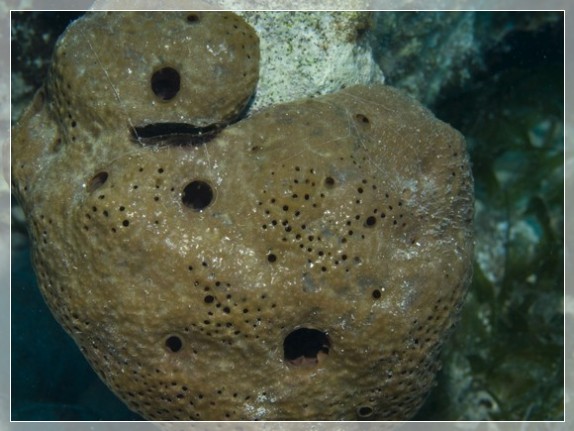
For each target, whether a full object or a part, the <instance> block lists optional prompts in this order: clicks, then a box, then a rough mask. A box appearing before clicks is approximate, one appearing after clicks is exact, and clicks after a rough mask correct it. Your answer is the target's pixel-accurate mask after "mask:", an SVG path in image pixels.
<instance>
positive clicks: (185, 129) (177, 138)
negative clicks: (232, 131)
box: [130, 123, 223, 147]
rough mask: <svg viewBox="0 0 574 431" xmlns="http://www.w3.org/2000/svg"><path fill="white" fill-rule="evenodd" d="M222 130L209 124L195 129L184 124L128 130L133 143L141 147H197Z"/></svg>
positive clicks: (219, 126)
mask: <svg viewBox="0 0 574 431" xmlns="http://www.w3.org/2000/svg"><path fill="white" fill-rule="evenodd" d="M222 129H223V126H222V125H219V124H210V125H209V126H205V127H197V126H193V125H191V124H185V123H154V124H148V125H147V126H141V127H133V128H131V129H130V133H131V138H132V140H133V141H135V142H138V143H140V144H141V145H142V146H144V147H147V146H166V145H171V146H177V147H181V146H186V145H191V146H198V145H202V144H205V143H206V142H209V141H211V140H212V139H213V138H215V136H217V134H218V133H219V132H220V131H221V130H222Z"/></svg>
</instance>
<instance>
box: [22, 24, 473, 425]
mask: <svg viewBox="0 0 574 431" xmlns="http://www.w3.org/2000/svg"><path fill="white" fill-rule="evenodd" d="M116 14H117V13H111V14H107V15H103V14H102V15H99V14H98V18H97V19H101V20H108V19H112V18H110V16H114V18H113V19H112V22H113V23H117V22H124V24H122V25H121V26H120V27H118V29H116V30H114V32H115V33H120V35H118V36H117V37H120V38H123V37H131V38H132V39H133V43H135V41H136V40H138V37H136V30H137V31H142V29H145V28H147V27H145V25H144V24H146V19H147V15H146V14H142V15H138V14H124V15H122V16H121V17H115V15H116ZM165 15H166V17H165V18H161V19H158V20H157V23H160V24H161V23H163V22H164V21H163V20H168V21H169V20H171V19H175V18H177V19H178V20H180V21H181V23H180V24H181V26H182V28H185V26H191V27H193V26H199V25H202V23H206V22H208V23H209V22H214V23H215V24H213V31H214V33H215V34H214V35H211V34H210V33H209V31H211V30H204V35H203V36H202V37H204V38H205V39H206V40H207V41H209V43H212V42H211V41H212V39H211V38H212V37H213V38H217V37H219V36H221V35H223V36H222V40H223V42H221V43H222V44H223V45H225V44H227V43H228V39H233V40H234V41H235V39H236V37H237V33H234V31H235V32H237V31H239V30H237V29H234V26H235V25H237V26H238V27H240V28H241V26H242V25H243V26H245V24H243V23H242V22H241V21H240V20H239V18H237V17H235V16H233V15H231V14H227V13H225V14H219V13H203V14H198V15H197V16H195V15H193V16H192V15H189V14H187V15H186V14H171V15H170V14H165ZM162 16H163V15H162ZM173 17H175V18H173ZM89 19H92V20H93V19H96V18H89ZM89 19H88V21H89ZM133 20H136V21H137V23H135V24H134V23H133V22H132V21H133ZM210 20H211V21H210ZM104 22H107V21H104ZM125 22H129V25H128V24H126V23H125ZM170 22H171V21H170ZM226 22H229V23H230V24H229V26H230V27H229V26H226V25H227V24H225V23H226ZM231 23H235V24H231ZM160 24H158V25H160ZM180 24H178V26H179V25H180ZM110 25H112V24H110ZM150 25H151V24H150ZM161 25H162V26H163V24H161ZM79 26H80V23H78V24H75V26H74V27H75V28H76V29H77V28H78V27H79ZM176 27H177V26H176ZM206 28H208V29H210V28H211V24H210V27H206ZM72 31H77V30H72ZM185 31H187V30H185ZM190 31H192V30H190ZM244 31H245V37H248V38H250V39H251V40H252V42H253V41H255V40H256V36H254V35H252V34H251V33H250V31H249V29H246V30H244ZM123 32H126V33H127V35H123ZM226 32H229V33H230V34H227V33H226ZM207 34H209V36H207ZM102 37H103V36H102ZM140 37H141V36H140ZM69 38H70V36H69V35H66V36H64V38H63V39H62V41H61V43H60V45H61V46H59V48H58V50H57V52H59V53H60V54H56V56H55V59H54V66H53V68H52V72H51V76H50V78H49V80H48V84H47V86H46V88H45V89H42V90H40V92H39V93H38V95H37V97H36V99H35V101H34V103H33V104H32V106H31V107H30V108H29V109H28V111H27V112H26V114H25V115H24V117H23V118H22V120H21V121H20V123H19V124H18V125H17V126H16V127H15V129H14V131H13V187H14V191H15V193H16V195H17V197H18V199H19V200H20V202H21V203H22V206H23V208H24V211H25V213H26V215H27V219H28V222H29V227H30V233H31V237H32V240H33V259H34V265H35V268H36V272H37V275H38V279H39V284H40V288H41V290H42V293H43V295H44V297H45V299H46V301H47V303H48V305H49V307H50V308H51V310H52V312H53V313H54V315H55V316H56V318H57V319H58V321H59V322H60V323H61V324H62V325H63V327H64V328H65V329H66V330H67V331H68V333H69V334H70V335H71V336H72V337H73V338H74V340H75V341H76V342H77V344H78V345H79V347H80V349H81V350H82V352H83V353H84V355H85V356H86V358H87V359H88V360H89V362H90V363H91V364H92V366H93V367H94V369H95V370H96V371H97V372H98V374H99V375H100V376H101V377H102V379H103V380H104V381H105V382H106V383H107V384H108V386H109V387H110V388H111V389H112V390H113V391H114V392H115V393H116V394H117V395H118V396H119V397H120V398H121V399H122V400H124V401H125V402H126V403H127V404H128V406H130V408H132V409H133V410H135V411H137V412H139V413H140V414H142V415H143V416H144V417H146V418H148V419H155V420H189V419H193V420H195V419H198V420H240V419H245V420H253V419H267V420H271V419H274V420H341V419H348V420H353V419H408V418H409V417H411V416H412V415H413V414H414V412H416V410H417V409H418V408H419V407H420V405H421V404H422V402H423V401H424V398H425V396H426V394H427V393H428V391H429V389H430V388H431V386H432V382H433V379H434V375H435V373H436V371H437V369H438V368H439V362H438V353H439V351H440V347H441V345H442V344H443V342H444V340H445V337H446V336H447V334H448V333H449V331H450V330H451V328H452V326H453V325H454V323H455V322H456V318H457V314H458V311H459V309H460V307H461V304H462V301H463V298H464V294H465V291H466V288H467V286H468V283H469V280H470V276H471V268H472V264H471V256H472V224H471V223H472V211H473V194H472V191H473V190H472V189H473V184H472V176H471V173H470V168H469V162H468V158H467V153H466V149H465V143H464V140H463V138H462V136H461V135H460V134H459V133H458V132H456V131H455V130H454V129H452V128H451V127H449V126H448V125H446V124H444V123H442V122H441V121H439V120H437V119H436V118H435V117H434V116H433V115H432V114H431V113H430V112H429V111H428V110H427V109H425V108H424V107H422V106H420V105H419V104H418V103H417V102H416V101H414V100H412V99H410V98H408V97H407V96H405V95H403V94H401V93H400V92H398V91H397V90H394V89H392V88H389V87H386V86H372V87H365V86H355V87H351V88H348V89H345V90H343V91H340V92H338V93H334V94H331V95H326V96H321V97H317V98H314V99H305V100H300V101H296V102H291V103H288V104H283V105H276V106H273V107H270V108H267V109H265V110H263V111H260V112H258V113H256V114H254V115H253V116H251V117H249V118H242V119H241V120H240V121H237V122H235V123H234V124H232V125H228V123H229V122H230V121H232V120H231V118H233V119H234V120H233V121H235V120H236V119H238V118H239V117H237V115H238V114H237V113H238V112H240V111H241V110H242V109H243V108H242V107H243V106H244V103H245V100H247V99H248V98H249V95H250V94H251V93H252V91H253V88H254V87H253V85H254V82H255V81H256V76H257V71H256V70H255V71H254V70H253V67H254V66H253V64H256V63H253V62H250V61H247V60H246V59H247V54H246V53H247V52H250V54H249V55H250V56H251V60H253V61H255V59H256V58H257V53H256V52H251V51H250V49H251V48H249V49H248V48H247V46H248V44H247V43H245V47H244V48H242V46H243V45H242V44H241V43H240V42H236V41H235V42H234V43H236V44H237V47H236V48H235V51H234V52H236V53H241V55H239V54H237V55H234V56H231V57H233V58H231V59H229V58H227V57H228V56H227V55H226V56H225V58H226V59H225V60H222V61H223V62H224V63H225V62H227V61H228V60H229V61H239V62H240V64H241V66H240V67H238V68H239V70H245V71H246V72H245V73H246V75H245V82H243V83H242V84H241V85H240V84H238V83H237V82H235V81H234V80H232V79H231V80H230V81H226V80H225V79H226V78H225V76H226V75H225V73H223V72H222V75H221V77H214V76H213V75H206V74H205V73H200V74H198V75H197V78H198V79H199V78H201V79H202V81H201V85H200V84H197V85H198V89H197V90H196V92H197V94H199V93H201V94H205V98H207V97H208V95H209V97H215V96H214V94H216V93H217V94H221V96H217V97H216V99H214V100H219V98H220V97H221V98H222V99H221V100H224V101H222V102H220V103H219V104H218V105H217V104H213V103H208V101H207V99H202V98H201V97H200V99H201V100H200V102H205V105H201V103H195V102H193V103H192V101H191V99H190V98H192V97H196V96H193V95H192V94H195V93H193V92H191V90H189V84H188V83H186V78H185V76H187V73H188V72H189V71H191V70H193V68H194V67H204V66H205V67H212V68H213V66H208V62H205V64H199V65H198V64H197V63H202V61H201V60H198V57H200V58H203V57H201V56H210V55H211V54H210V51H209V50H207V51H203V52H200V51H198V50H199V49H200V48H197V47H193V48H190V52H192V53H193V54H190V55H186V56H182V55H178V56H177V61H175V60H173V61H172V57H170V56H168V55H167V54H165V55H160V53H157V52H155V50H156V48H157V47H156V45H155V43H156V42H157V41H156V40H155V39H154V40H152V41H151V42H149V45H147V48H145V49H143V48H141V47H138V49H143V50H141V51H138V53H137V55H134V57H133V59H134V60H133V63H137V64H133V66H129V68H131V70H133V71H134V72H133V73H132V74H130V73H127V74H126V73H124V72H125V71H126V70H127V66H126V67H124V68H123V69H121V66H119V65H118V64H116V63H114V62H112V61H111V59H109V60H106V59H105V56H104V55H103V54H98V55H97V56H95V55H93V53H92V56H91V57H89V58H91V62H88V63H87V64H83V63H82V67H80V66H76V67H72V65H71V64H72V63H69V62H67V60H62V55H63V54H62V53H70V55H71V53H72V50H71V49H70V48H69V47H68V45H67V42H66V41H68V40H69ZM178 38H179V39H183V37H180V36H178ZM202 40H203V39H202ZM90 43H91V44H92V45H94V43H95V39H94V42H90ZM152 45H153V47H152ZM159 45H161V44H159ZM79 46H82V47H83V48H84V49H86V46H88V49H91V48H89V46H90V44H81V45H76V46H75V48H73V51H74V52H75V51H76V50H77V49H79V48H78V47H79ZM209 46H211V47H212V49H215V46H220V45H213V44H212V45H209ZM249 46H251V47H252V44H251V45H249ZM203 48H205V44H204V45H202V48H201V49H203ZM118 49H119V48H118ZM121 49H122V50H125V52H128V51H129V47H127V46H124V47H122V48H121ZM134 49H135V48H134ZM157 49H159V48H157ZM226 49H230V48H229V47H227V48H226ZM94 50H95V48H94ZM134 52H135V51H134ZM66 55H68V54H66ZM64 57H65V56H64ZM239 57H241V58H239ZM174 58H175V57H174ZM136 59H139V60H137V61H136ZM78 61H79V60H78ZM82 61H87V60H82ZM62 62H63V63H65V64H66V65H62V64H61V63H62ZM108 62H109V64H108ZM90 67H92V68H94V70H92V71H88V69H89V68H90ZM226 67H227V66H226V65H225V64H222V65H221V69H222V70H223V69H225V68H226ZM120 69H121V70H120ZM215 69H217V68H215ZM215 69H213V70H215ZM140 70H141V71H145V72H140ZM104 71H105V73H104ZM136 71H137V72H136ZM82 73H85V75H86V76H88V75H90V74H92V75H91V76H93V78H91V79H87V78H86V81H85V82H90V84H89V85H90V86H91V87H90V89H89V90H88V85H87V84H86V85H82V86H81V89H79V88H78V87H76V86H77V85H78V84H77V83H78V82H80V80H81V79H84V78H81V77H80V76H78V75H81V74H82ZM190 73H191V72H190ZM156 74H159V78H157V80H156V81H155V82H154V79H153V77H154V76H156ZM133 76H135V77H138V76H139V77H140V78H141V79H140V78H138V79H140V81H141V82H140V84H141V85H142V88H143V87H145V86H146V85H147V86H148V87H145V91H144V90H141V91H136V90H135V88H136V87H137V85H135V83H134V82H133V81H132V77H133ZM175 76H178V77H179V78H178V79H176V78H175ZM239 76H243V75H242V74H241V73H240V74H239ZM220 78H221V79H220ZM138 79H136V80H135V81H138ZM125 80H128V81H131V82H125ZM254 80H255V81H254ZM58 82H59V84H58ZM67 83H71V84H70V86H71V87H72V89H74V88H78V90H77V91H73V90H70V89H69V88H68V87H67V85H68V84H67ZM138 85H139V84H138ZM154 85H155V86H156V87H157V86H159V87H161V91H160V90H158V91H157V92H156V91H155V90H154ZM249 85H251V87H249ZM178 87H179V90H178ZM223 87H225V88H223ZM83 90H85V92H83ZM184 90H185V91H188V90H189V91H190V92H189V93H184ZM212 92H213V93H212ZM158 93H159V94H158ZM172 93H175V95H174V96H173V97H170V96H171V95H172ZM70 94H73V96H70ZM90 94H91V95H92V97H89V95H90ZM194 100H195V99H194ZM170 106H173V109H170V108H169V107H170ZM202 106H203V107H202ZM215 106H217V108H215ZM69 115H71V118H70V116H69ZM124 118H129V120H130V121H129V122H126V121H124V120H122V119H124ZM72 121H73V123H72ZM174 123H177V124H174ZM166 124H168V126H166ZM97 125H100V126H101V127H99V126H98V127H97ZM104 125H105V127H104ZM149 125H152V126H153V127H154V129H153V130H152V129H146V126H147V127H149ZM212 125H216V126H213V127H212V128H210V126H212ZM223 126H227V127H223ZM206 127H207V129H206ZM150 130H152V132H150ZM158 130H159V132H157V131H158ZM142 131H143V132H142ZM206 135H207V136H208V137H207V138H206Z"/></svg>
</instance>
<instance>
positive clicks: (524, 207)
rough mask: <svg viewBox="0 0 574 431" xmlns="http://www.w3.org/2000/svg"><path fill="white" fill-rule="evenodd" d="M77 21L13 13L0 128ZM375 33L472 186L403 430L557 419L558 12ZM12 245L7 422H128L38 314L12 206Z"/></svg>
mask: <svg viewBox="0 0 574 431" xmlns="http://www.w3.org/2000/svg"><path fill="white" fill-rule="evenodd" d="M78 15H79V14H78V13H32V12H30V13H13V15H12V113H13V115H12V119H13V121H14V120H16V118H17V117H18V115H19V113H20V112H21V110H22V108H23V107H24V106H25V105H26V104H27V103H28V101H29V100H30V97H31V95H32V94H33V92H34V91H35V89H36V88H37V87H38V86H39V85H40V84H41V82H42V80H43V77H44V75H45V71H46V68H47V66H48V64H49V54H50V52H51V49H52V47H53V44H54V43H55V40H56V38H57V36H58V35H59V34H60V33H61V32H62V31H63V30H64V28H65V27H66V25H67V24H68V23H69V22H70V20H71V19H74V18H76V17H77V16H78ZM376 22H377V28H376V29H375V30H374V31H375V36H376V38H374V40H373V43H374V44H375V53H377V60H378V62H379V64H380V65H381V67H382V69H383V72H384V73H385V76H386V83H387V84H389V85H394V86H397V87H400V88H403V89H405V90H406V91H408V92H409V93H410V94H412V95H414V96H415V97H417V98H419V100H421V101H422V102H423V103H425V104H426V105H427V106H429V107H430V108H431V109H432V110H433V112H434V113H435V114H436V115H437V117H439V118H440V119H442V120H444V121H446V122H448V123H450V124H451V125H453V126H454V127H455V128H457V129H458V130H460V131H461V132H462V133H463V134H464V135H465V137H466V139H467V142H468V144H469V149H470V154H471V160H472V165H473V174H474V178H475V186H476V218H475V229H476V250H475V265H474V281H473V284H472V286H471V289H470V293H469V295H468V298H467V301H466V304H465V307H464V309H463V313H462V319H461V323H460V324H459V327H458V329H457V330H456V332H455V333H454V336H453V337H452V338H451V340H450V342H449V343H448V346H447V348H446V349H445V351H444V355H443V362H444V367H443V369H442V371H441V372H440V373H439V375H438V379H437V385H436V387H435V388H434V389H433V391H432V393H431V394H430V396H429V398H428V400H427V403H426V404H425V406H423V408H422V409H421V410H420V412H419V414H418V415H417V416H416V419H417V420H561V419H563V417H564V411H563V403H564V387H563V373H564V362H563V346H564V326H563V322H564V313H563V306H564V302H563V299H564V296H563V254H564V253H563V245H564V241H563V231H564V218H563V181H564V170H563V161H564V144H563V139H564V131H563V130H564V124H563V116H564V111H563V102H564V99H563V94H564V84H563V82H564V81H563V54H564V52H563V34H564V20H563V14H562V13H560V12H476V13H474V12H461V13H441V12H425V13H411V12H402V13H401V12H380V13H378V15H377V16H376ZM453 41H458V42H459V43H453ZM460 41H466V43H460ZM429 78H432V79H429ZM12 235H13V236H12V247H13V248H12V334H11V335H12V346H11V347H12V419H13V420H59V421H61V420H137V419H140V418H139V417H138V416H137V415H135V414H133V413H131V412H130V411H129V410H128V409H127V408H126V407H125V406H124V405H123V404H122V403H121V402H120V401H119V400H118V399H117V398H116V397H115V396H114V395H113V394H112V393H111V392H110V391H109V390H108V389H107V388H106V386H105V385H104V384H103V383H102V382H101V381H100V380H99V378H98V377H97V376H96V375H95V374H94V373H93V371H92V370H91V369H90V367H89V365H88V364H87V362H86V361H85V360H84V358H83V357H82V355H81V353H80V352H79V350H78V349H77V347H76V345H75V344H74V343H73V341H72V340H71V339H70V338H69V337H68V336H67V335H66V334H65V333H64V331H63V329H61V328H60V326H59V325H58V324H57V323H56V322H55V321H54V319H53V318H52V316H51V314H50V312H49V310H48V309H47V307H46V306H45V304H44V302H43V299H42V297H41V295H40V293H39V290H38V288H37V286H36V280H35V277H34V274H33V270H32V268H31V265H30V253H29V243H28V240H27V237H26V233H25V225H24V222H23V219H22V216H21V214H20V211H19V209H18V207H17V205H16V204H15V205H14V212H13V231H12Z"/></svg>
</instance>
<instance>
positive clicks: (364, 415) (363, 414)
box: [357, 406, 374, 420]
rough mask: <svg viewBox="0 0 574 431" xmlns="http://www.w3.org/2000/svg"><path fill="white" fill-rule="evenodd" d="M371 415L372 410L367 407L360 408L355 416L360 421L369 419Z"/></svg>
mask: <svg viewBox="0 0 574 431" xmlns="http://www.w3.org/2000/svg"><path fill="white" fill-rule="evenodd" d="M373 413H374V412H373V408H372V407H369V406H361V407H359V408H358V409H357V416H358V417H359V419H361V420H365V419H369V418H370V417H371V416H373Z"/></svg>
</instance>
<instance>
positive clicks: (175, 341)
mask: <svg viewBox="0 0 574 431" xmlns="http://www.w3.org/2000/svg"><path fill="white" fill-rule="evenodd" d="M165 347H167V349H168V350H169V351H171V352H173V353H177V352H179V351H180V350H181V348H182V347H183V342H182V341H181V338H179V337H178V336H177V335H172V336H170V337H168V338H167V339H166V340H165Z"/></svg>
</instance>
